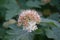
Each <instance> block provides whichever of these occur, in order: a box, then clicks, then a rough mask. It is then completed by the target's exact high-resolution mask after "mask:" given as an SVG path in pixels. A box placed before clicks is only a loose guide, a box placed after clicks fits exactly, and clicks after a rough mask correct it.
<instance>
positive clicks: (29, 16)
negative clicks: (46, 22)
mask: <svg viewBox="0 0 60 40" xmlns="http://www.w3.org/2000/svg"><path fill="white" fill-rule="evenodd" d="M39 22H40V15H39V14H38V13H37V12H36V11H35V10H24V11H22V12H21V13H20V15H19V18H18V25H23V29H25V30H28V31H29V32H30V31H32V30H33V29H34V30H35V29H37V27H36V24H37V23H39Z"/></svg>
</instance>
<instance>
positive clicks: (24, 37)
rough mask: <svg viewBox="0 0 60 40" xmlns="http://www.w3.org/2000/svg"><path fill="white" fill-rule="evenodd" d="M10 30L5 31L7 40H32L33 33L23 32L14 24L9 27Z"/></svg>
mask: <svg viewBox="0 0 60 40" xmlns="http://www.w3.org/2000/svg"><path fill="white" fill-rule="evenodd" d="M9 28H11V30H7V34H8V35H6V39H7V40H32V39H33V33H30V32H27V31H24V30H23V29H21V28H18V27H17V25H16V24H12V25H9Z"/></svg>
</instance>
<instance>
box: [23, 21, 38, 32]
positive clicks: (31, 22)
mask: <svg viewBox="0 0 60 40" xmlns="http://www.w3.org/2000/svg"><path fill="white" fill-rule="evenodd" d="M28 24H29V25H28V26H27V27H23V30H28V32H32V31H34V30H36V29H38V28H37V26H36V22H34V21H30V22H28Z"/></svg>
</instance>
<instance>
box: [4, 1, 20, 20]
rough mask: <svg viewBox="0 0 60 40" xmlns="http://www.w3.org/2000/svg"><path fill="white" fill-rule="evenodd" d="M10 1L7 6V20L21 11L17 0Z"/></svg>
mask: <svg viewBox="0 0 60 40" xmlns="http://www.w3.org/2000/svg"><path fill="white" fill-rule="evenodd" d="M7 1H8V3H7V4H6V7H7V8H8V11H7V14H6V18H5V19H6V20H9V19H11V18H12V17H14V16H16V15H18V11H20V9H19V7H18V5H17V3H16V0H7Z"/></svg>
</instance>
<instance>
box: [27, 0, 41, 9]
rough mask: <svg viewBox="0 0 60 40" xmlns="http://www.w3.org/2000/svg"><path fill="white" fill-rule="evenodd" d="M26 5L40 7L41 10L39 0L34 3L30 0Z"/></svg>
mask: <svg viewBox="0 0 60 40" xmlns="http://www.w3.org/2000/svg"><path fill="white" fill-rule="evenodd" d="M26 5H27V6H28V7H38V8H41V7H40V1H38V0H34V1H32V0H29V1H27V2H26Z"/></svg>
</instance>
